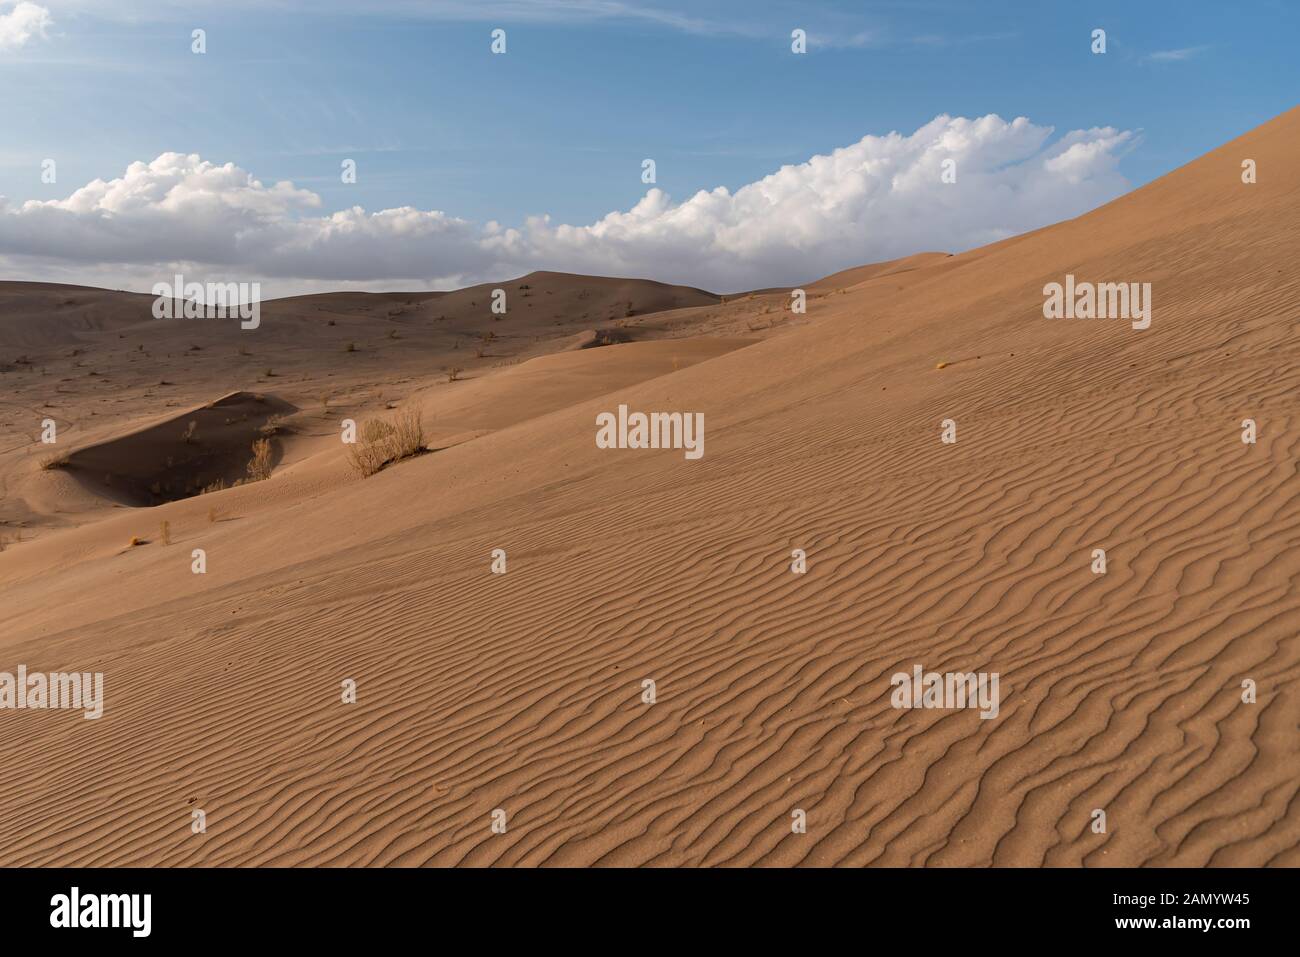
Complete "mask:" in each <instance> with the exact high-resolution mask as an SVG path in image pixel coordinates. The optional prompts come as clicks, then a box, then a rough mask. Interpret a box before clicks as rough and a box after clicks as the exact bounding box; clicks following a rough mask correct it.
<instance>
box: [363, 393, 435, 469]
mask: <svg viewBox="0 0 1300 957" xmlns="http://www.w3.org/2000/svg"><path fill="white" fill-rule="evenodd" d="M424 451H426V450H425V447H424V422H423V420H422V419H421V418H420V413H419V412H417V411H415V410H414V409H410V410H408V411H406V412H402V413H399V414H398V415H397V417H396V418H395V419H394V420H393V421H392V422H389V421H387V420H385V419H367V420H366V421H365V422H364V423H363V424H362V426H361V434H360V435H359V436H358V437H357V441H356V442H355V443H354V444H353V445H352V446H350V447H349V448H348V461H349V463H350V464H351V465H352V468H353V469H355V470H356V471H357V472H359V473H360V474H361V477H362V478H365V477H367V476H370V475H374V474H375V473H376V472H378V471H379V470H380V469H382V468H383V467H384V466H385V465H389V464H391V463H393V462H399V461H401V460H402V459H406V458H410V457H411V456H413V455H419V454H420V453H421V452H424Z"/></svg>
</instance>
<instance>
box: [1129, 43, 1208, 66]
mask: <svg viewBox="0 0 1300 957" xmlns="http://www.w3.org/2000/svg"><path fill="white" fill-rule="evenodd" d="M1208 49H1209V47H1208V46H1199V47H1183V48H1182V49H1180V50H1157V51H1156V52H1155V53H1148V54H1147V55H1146V56H1145V57H1143V59H1144V60H1150V61H1151V62H1153V63H1176V62H1178V61H1179V60H1190V59H1191V58H1192V57H1194V56H1196V55H1197V54H1200V53H1203V52H1205V51H1206V50H1208Z"/></svg>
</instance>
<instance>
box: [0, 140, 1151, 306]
mask: <svg viewBox="0 0 1300 957" xmlns="http://www.w3.org/2000/svg"><path fill="white" fill-rule="evenodd" d="M1053 132H1054V131H1053V129H1052V128H1051V127H1048V126H1037V125H1035V124H1033V123H1031V122H1030V121H1029V120H1027V119H1025V118H1023V117H1021V118H1018V119H1015V120H1011V121H1006V120H1003V119H1002V118H1000V117H998V116H994V115H990V116H985V117H981V118H978V119H966V118H962V117H949V116H939V117H936V118H935V119H934V120H932V121H931V122H929V123H927V124H926V125H925V126H923V127H921V128H920V129H919V130H917V131H915V132H914V133H912V134H910V135H902V134H899V133H890V134H888V135H886V136H865V137H863V138H862V139H861V140H859V141H858V142H857V143H854V144H852V145H851V146H846V147H843V148H841V149H837V150H834V151H833V152H831V153H830V154H828V155H819V156H814V157H812V158H811V159H810V160H808V161H807V162H805V163H800V164H798V165H791V166H785V167H782V168H781V169H779V170H777V171H776V172H774V173H772V174H771V175H769V176H766V177H764V178H762V179H760V180H758V181H757V182H754V183H750V184H748V185H746V186H743V187H741V188H739V189H737V190H735V191H734V192H732V191H730V190H728V189H726V188H725V187H721V186H720V187H717V188H715V189H712V190H701V191H699V192H697V193H696V194H695V195H693V196H690V197H689V198H687V199H685V200H684V201H682V202H674V201H673V200H672V198H671V197H669V196H668V195H667V194H666V193H664V192H663V191H662V190H659V189H657V188H652V189H650V190H649V191H648V192H647V193H646V194H645V196H644V197H643V198H642V199H641V200H640V201H639V202H637V203H636V204H635V205H634V206H633V207H632V208H631V209H628V210H626V211H615V212H611V213H609V214H608V215H606V216H605V217H604V218H602V219H600V220H599V221H597V222H595V223H591V224H588V225H568V224H563V223H553V222H552V221H551V219H550V218H549V217H546V216H542V217H536V218H532V219H529V220H527V221H525V222H524V223H522V224H519V225H517V226H510V227H507V226H502V225H500V224H497V223H486V224H476V223H473V222H470V221H468V220H465V219H461V218H458V217H455V216H453V215H450V214H448V213H445V212H443V211H440V210H421V209H415V208H412V207H401V208H397V209H385V210H380V211H378V212H366V211H365V210H364V209H362V208H361V207H353V208H350V209H344V210H340V211H337V212H333V213H324V212H322V210H321V200H320V197H319V196H317V195H316V194H314V193H312V192H310V191H309V190H305V189H300V188H297V187H295V186H294V185H293V184H292V183H290V182H279V183H274V184H270V185H268V184H265V183H262V182H261V181H259V180H257V179H255V178H254V177H253V176H252V175H251V174H250V173H248V172H246V171H244V170H242V169H240V168H239V167H237V166H235V165H234V164H232V163H226V164H225V165H216V164H214V163H210V162H207V161H205V160H203V159H202V158H200V157H199V156H197V155H193V154H190V155H186V154H181V153H165V154H163V155H162V156H159V157H158V158H157V159H155V160H153V161H152V162H149V163H144V162H137V163H132V164H131V165H130V166H129V167H128V168H127V170H126V172H125V173H124V174H123V175H122V176H121V177H119V178H117V179H114V180H111V181H107V182H105V181H102V180H95V181H94V182H92V183H89V184H87V185H86V186H84V187H82V188H80V189H78V190H77V191H76V192H74V193H73V194H72V195H70V196H68V197H67V198H66V199H59V200H44V201H38V200H32V201H28V202H25V203H22V204H9V203H6V202H5V201H4V199H3V198H2V197H0V266H3V267H4V271H5V273H7V274H8V276H9V278H47V279H49V278H60V279H62V280H63V281H84V282H87V283H89V284H105V283H104V277H105V276H106V275H115V276H117V277H126V278H127V279H128V281H127V282H122V281H117V282H112V281H110V282H108V283H107V284H108V285H112V286H115V287H122V286H124V285H127V286H130V287H131V288H137V287H140V288H146V289H147V288H148V286H149V285H151V284H152V282H153V281H154V279H155V278H157V277H158V276H166V275H169V274H170V272H171V271H172V270H174V269H176V268H178V267H186V268H187V271H188V273H190V274H195V273H198V272H202V273H205V274H206V275H207V276H208V277H209V278H212V279H222V280H231V281H233V280H263V281H264V287H265V288H270V289H273V290H276V294H285V293H287V292H292V291H300V290H305V289H314V288H323V287H330V286H334V287H341V286H344V285H349V284H351V285H355V286H358V287H360V288H389V289H396V288H403V287H406V288H410V287H433V288H447V287H450V286H454V285H464V284H468V283H474V282H481V281H488V280H495V279H504V278H507V277H510V276H515V275H519V274H522V273H525V272H529V271H531V270H533V269H556V270H563V271H569V272H584V273H595V274H603V275H628V276H640V277H646V278H652V279H659V280H662V281H665V282H675V283H686V284H690V285H696V286H703V287H705V288H710V289H715V290H720V291H734V290H740V289H746V288H757V287H762V286H770V285H787V284H796V283H800V282H806V281H809V280H812V279H815V278H817V277H819V276H822V275H825V274H827V273H831V272H835V271H836V270H839V269H843V268H847V267H849V266H854V265H860V264H862V263H867V262H873V261H879V260H882V259H890V258H894V257H897V256H903V255H907V254H909V253H913V252H918V251H922V250H948V251H959V250H962V249H968V248H971V247H973V246H979V245H982V244H984V243H988V242H992V241H995V240H998V239H1002V238H1005V237H1007V236H1011V235H1014V234H1016V233H1020V232H1024V231H1026V230H1029V229H1034V228H1037V227H1039V226H1043V225H1046V224H1048V223H1051V222H1055V221H1057V220H1061V219H1065V218H1068V217H1071V216H1075V215H1078V214H1079V213H1081V212H1084V211H1086V210H1088V209H1091V208H1093V207H1094V206H1097V205H1098V204H1100V203H1103V202H1106V201H1108V200H1110V199H1112V198H1114V197H1115V196H1117V195H1119V194H1120V193H1122V192H1124V190H1125V189H1127V186H1128V184H1127V182H1126V181H1125V179H1124V177H1123V176H1122V175H1121V174H1120V173H1119V172H1118V169H1117V165H1118V161H1119V158H1120V155H1121V154H1122V152H1123V151H1124V149H1125V148H1126V147H1127V145H1128V144H1130V143H1131V142H1132V141H1133V139H1134V134H1133V133H1131V132H1127V131H1120V130H1116V129H1113V128H1110V127H1105V128H1094V129H1090V130H1076V131H1073V132H1071V133H1068V134H1066V135H1065V136H1063V137H1060V138H1058V139H1056V140H1055V141H1052V136H1053ZM946 160H952V161H953V163H954V164H955V165H954V166H952V167H951V168H952V169H954V170H955V173H956V182H955V183H945V182H943V180H942V174H943V171H944V168H945V161H946ZM195 278H196V279H200V278H202V277H200V276H198V275H195ZM132 284H134V285H132Z"/></svg>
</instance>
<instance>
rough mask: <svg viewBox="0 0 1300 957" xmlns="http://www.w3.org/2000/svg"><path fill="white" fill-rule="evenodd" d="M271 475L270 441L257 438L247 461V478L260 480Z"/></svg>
mask: <svg viewBox="0 0 1300 957" xmlns="http://www.w3.org/2000/svg"><path fill="white" fill-rule="evenodd" d="M270 477H271V442H270V440H269V439H258V440H257V441H256V442H254V443H253V457H252V458H251V459H249V461H248V480H249V481H250V482H260V481H262V480H263V479H268V478H270Z"/></svg>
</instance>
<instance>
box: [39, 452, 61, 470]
mask: <svg viewBox="0 0 1300 957" xmlns="http://www.w3.org/2000/svg"><path fill="white" fill-rule="evenodd" d="M40 464H41V469H42V470H43V471H46V472H49V471H51V470H52V469H61V468H63V467H64V466H65V465H67V464H68V457H67V456H66V455H47V456H45V458H43V459H41V463H40Z"/></svg>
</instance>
